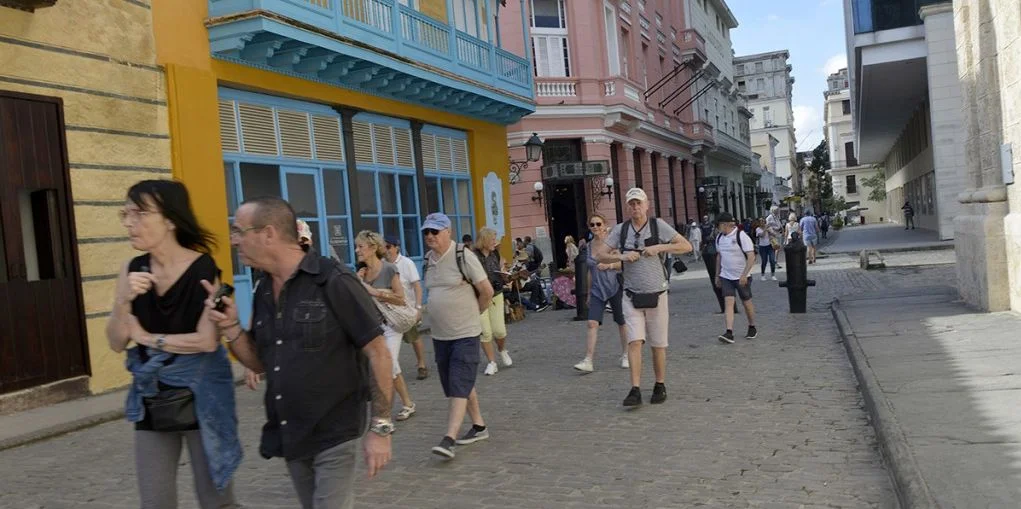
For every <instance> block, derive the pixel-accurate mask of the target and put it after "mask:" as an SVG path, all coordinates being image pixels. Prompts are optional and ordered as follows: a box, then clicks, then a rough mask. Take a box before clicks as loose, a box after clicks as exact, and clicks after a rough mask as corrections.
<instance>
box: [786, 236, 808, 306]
mask: <svg viewBox="0 0 1021 509" xmlns="http://www.w3.org/2000/svg"><path fill="white" fill-rule="evenodd" d="M783 251H784V258H786V263H787V280H786V281H781V282H780V288H786V289H787V303H788V305H789V306H790V312H791V313H805V312H807V311H808V287H809V286H815V280H814V279H808V262H807V261H806V260H807V257H806V254H807V252H808V250H807V249H806V248H805V243H804V242H802V241H801V235H799V234H797V233H792V234H791V241H790V242H788V243H787V245H786V246H784V248H783Z"/></svg>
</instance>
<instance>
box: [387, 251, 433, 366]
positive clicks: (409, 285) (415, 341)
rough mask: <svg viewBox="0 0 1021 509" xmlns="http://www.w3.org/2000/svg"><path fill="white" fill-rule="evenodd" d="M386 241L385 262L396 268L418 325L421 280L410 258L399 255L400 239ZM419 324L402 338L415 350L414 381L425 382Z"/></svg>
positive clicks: (423, 356)
mask: <svg viewBox="0 0 1021 509" xmlns="http://www.w3.org/2000/svg"><path fill="white" fill-rule="evenodd" d="M384 240H385V241H386V261H388V262H390V263H392V264H394V266H396V267H397V272H399V273H400V276H401V285H403V286H404V299H405V300H406V301H407V303H408V305H409V306H414V307H415V309H417V310H418V319H419V324H420V323H421V320H422V278H421V277H419V275H418V267H417V266H415V262H413V261H411V259H410V258H408V257H407V256H404V255H403V254H401V239H400V237H397V236H396V235H389V236H387V237H386V238H385V239H384ZM419 324H415V326H414V327H412V328H411V329H410V330H408V332H405V333H404V335H403V336H402V338H401V339H402V341H404V343H405V344H409V345H411V347H412V348H413V349H414V350H415V362H416V367H417V368H418V374H417V376H416V379H418V380H425V379H426V378H429V368H427V367H426V366H425V347H424V346H423V345H422V337H421V335H420V334H419V332H418V327H419Z"/></svg>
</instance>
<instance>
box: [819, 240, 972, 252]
mask: <svg viewBox="0 0 1021 509" xmlns="http://www.w3.org/2000/svg"><path fill="white" fill-rule="evenodd" d="M821 249H822V248H820V251H819V254H828V255H838V254H852V255H853V254H858V253H860V252H861V249H858V250H855V251H844V250H839V251H822V250H821ZM864 249H869V250H872V251H879V252H881V253H908V252H911V251H943V250H946V249H954V243H953V242H951V241H947V244H932V245H928V246H904V247H888V248H885V249H876V248H871V247H870V248H864Z"/></svg>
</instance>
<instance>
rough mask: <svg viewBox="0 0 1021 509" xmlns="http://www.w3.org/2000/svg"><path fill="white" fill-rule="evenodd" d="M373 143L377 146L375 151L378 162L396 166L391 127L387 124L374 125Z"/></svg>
mask: <svg viewBox="0 0 1021 509" xmlns="http://www.w3.org/2000/svg"><path fill="white" fill-rule="evenodd" d="M372 142H373V145H375V150H374V151H373V152H374V154H375V155H376V162H377V163H379V164H385V165H387V166H393V164H394V139H393V133H392V132H391V130H390V126H388V125H385V124H372Z"/></svg>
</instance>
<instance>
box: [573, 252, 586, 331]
mask: <svg viewBox="0 0 1021 509" xmlns="http://www.w3.org/2000/svg"><path fill="white" fill-rule="evenodd" d="M588 278H589V273H588V251H586V250H584V249H583V250H581V251H579V252H578V256H576V257H575V258H574V302H575V306H574V308H575V309H576V310H577V311H578V314H577V315H576V316H575V317H574V321H576V322H581V321H585V320H588V286H589V285H588Z"/></svg>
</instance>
